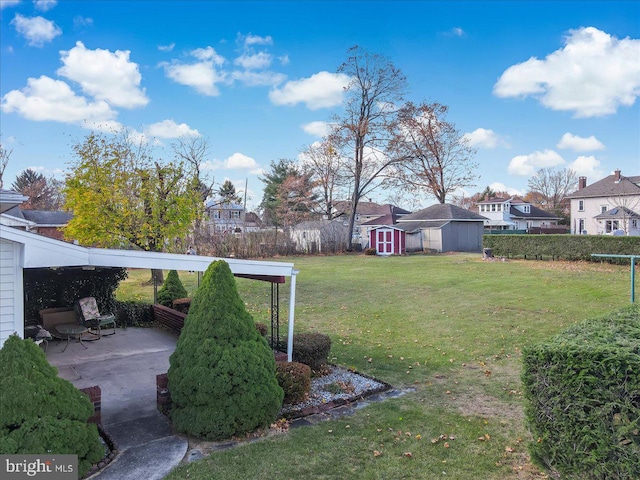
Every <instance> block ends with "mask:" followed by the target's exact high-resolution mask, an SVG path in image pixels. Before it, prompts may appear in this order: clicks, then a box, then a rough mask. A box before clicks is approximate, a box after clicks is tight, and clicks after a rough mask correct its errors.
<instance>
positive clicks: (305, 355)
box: [292, 332, 331, 373]
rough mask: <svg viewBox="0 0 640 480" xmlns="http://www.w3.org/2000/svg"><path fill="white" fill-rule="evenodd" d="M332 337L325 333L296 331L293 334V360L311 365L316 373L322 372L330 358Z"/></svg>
mask: <svg viewBox="0 0 640 480" xmlns="http://www.w3.org/2000/svg"><path fill="white" fill-rule="evenodd" d="M330 350H331V337H329V336H328V335H325V334H324V333H318V332H312V333H296V334H294V335H293V355H292V357H293V361H294V362H300V363H304V364H305V365H309V367H311V370H313V372H314V373H319V372H321V371H322V370H323V369H324V368H325V367H326V365H327V363H328V360H329V351H330Z"/></svg>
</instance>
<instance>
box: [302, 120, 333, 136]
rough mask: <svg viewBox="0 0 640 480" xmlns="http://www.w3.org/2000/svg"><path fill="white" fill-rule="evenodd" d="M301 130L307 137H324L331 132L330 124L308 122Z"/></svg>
mask: <svg viewBox="0 0 640 480" xmlns="http://www.w3.org/2000/svg"><path fill="white" fill-rule="evenodd" d="M302 130H304V132H305V133H308V134H309V135H314V136H316V137H325V136H327V135H328V134H329V132H330V131H331V124H330V123H328V122H310V123H305V124H304V125H302Z"/></svg>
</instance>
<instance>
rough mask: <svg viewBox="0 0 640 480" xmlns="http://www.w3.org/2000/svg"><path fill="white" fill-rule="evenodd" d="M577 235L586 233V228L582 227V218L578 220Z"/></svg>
mask: <svg viewBox="0 0 640 480" xmlns="http://www.w3.org/2000/svg"><path fill="white" fill-rule="evenodd" d="M577 233H578V235H582V234H586V233H587V232H586V230H585V229H584V218H581V219H580V220H578V232H577Z"/></svg>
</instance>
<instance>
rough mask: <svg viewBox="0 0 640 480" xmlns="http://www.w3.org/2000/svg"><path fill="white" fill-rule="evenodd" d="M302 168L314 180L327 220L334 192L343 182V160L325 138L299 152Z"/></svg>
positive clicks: (320, 205)
mask: <svg viewBox="0 0 640 480" xmlns="http://www.w3.org/2000/svg"><path fill="white" fill-rule="evenodd" d="M300 159H301V162H302V169H303V171H304V172H305V173H308V174H310V175H311V176H312V177H313V178H314V179H315V180H316V185H317V186H316V189H317V190H318V191H319V192H320V193H319V197H320V200H319V203H318V205H319V207H320V210H321V211H322V214H323V215H324V216H325V218H327V219H328V220H331V219H332V218H333V215H334V209H333V208H334V204H335V201H336V198H337V197H336V194H337V193H338V192H339V191H340V189H341V187H342V186H344V184H345V178H344V168H345V165H344V161H343V159H342V158H341V157H340V155H339V154H338V151H337V150H336V148H335V147H334V146H333V145H332V144H331V141H330V140H329V139H327V138H325V139H323V140H322V141H320V142H316V143H313V144H311V145H309V146H307V147H306V148H305V149H304V150H303V151H302V153H301V155H300Z"/></svg>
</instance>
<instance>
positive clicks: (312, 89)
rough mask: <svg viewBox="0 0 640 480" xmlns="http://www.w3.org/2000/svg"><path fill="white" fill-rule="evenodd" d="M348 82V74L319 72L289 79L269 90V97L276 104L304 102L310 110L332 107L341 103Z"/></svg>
mask: <svg viewBox="0 0 640 480" xmlns="http://www.w3.org/2000/svg"><path fill="white" fill-rule="evenodd" d="M348 84H349V76H348V75H345V74H343V73H329V72H319V73H316V74H314V75H312V76H310V77H309V78H303V79H300V80H291V81H289V82H287V83H285V84H284V86H283V87H282V88H281V89H278V88H274V89H273V90H271V91H270V92H269V99H270V100H271V102H272V103H274V104H276V105H289V106H293V105H297V104H298V103H305V104H306V105H307V108H310V109H311V110H317V109H319V108H325V107H334V106H336V105H340V104H341V103H342V98H343V93H344V88H345V87H346V86H347V85H348Z"/></svg>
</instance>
